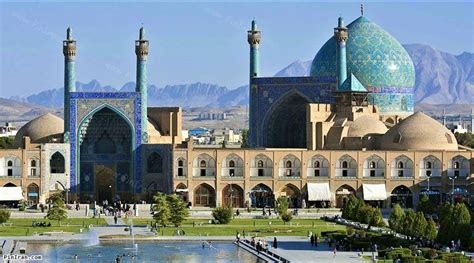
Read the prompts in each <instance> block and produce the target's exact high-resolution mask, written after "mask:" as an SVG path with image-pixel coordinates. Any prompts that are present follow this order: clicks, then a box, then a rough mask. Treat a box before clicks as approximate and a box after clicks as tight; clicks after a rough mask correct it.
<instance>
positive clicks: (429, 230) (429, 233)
mask: <svg viewBox="0 0 474 263" xmlns="http://www.w3.org/2000/svg"><path fill="white" fill-rule="evenodd" d="M437 234H438V233H437V232H436V223H435V222H434V221H433V219H432V218H430V219H429V220H428V224H427V225H426V228H425V231H424V233H423V237H424V238H425V239H427V240H430V241H433V240H435V239H436V235H437Z"/></svg>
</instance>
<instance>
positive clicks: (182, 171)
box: [177, 158, 186, 176]
mask: <svg viewBox="0 0 474 263" xmlns="http://www.w3.org/2000/svg"><path fill="white" fill-rule="evenodd" d="M184 165H185V163H184V160H183V159H181V158H180V159H178V167H177V168H178V176H185V175H186V169H185V166H184Z"/></svg>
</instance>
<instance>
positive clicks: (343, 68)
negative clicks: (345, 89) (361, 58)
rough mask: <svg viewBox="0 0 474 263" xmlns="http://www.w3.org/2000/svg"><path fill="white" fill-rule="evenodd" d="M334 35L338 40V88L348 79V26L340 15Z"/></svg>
mask: <svg viewBox="0 0 474 263" xmlns="http://www.w3.org/2000/svg"><path fill="white" fill-rule="evenodd" d="M334 37H335V38H336V41H337V47H338V48H337V88H338V89H340V88H341V85H342V83H344V81H345V80H346V79H347V62H346V41H347V38H348V33H347V27H345V26H344V20H343V18H342V17H339V19H338V23H337V27H336V28H334Z"/></svg>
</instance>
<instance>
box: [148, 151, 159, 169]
mask: <svg viewBox="0 0 474 263" xmlns="http://www.w3.org/2000/svg"><path fill="white" fill-rule="evenodd" d="M147 164H148V173H162V172H163V158H162V157H161V155H160V154H158V153H157V152H154V153H152V154H150V155H149V156H148V162H147Z"/></svg>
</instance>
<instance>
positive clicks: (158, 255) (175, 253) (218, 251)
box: [27, 241, 262, 263]
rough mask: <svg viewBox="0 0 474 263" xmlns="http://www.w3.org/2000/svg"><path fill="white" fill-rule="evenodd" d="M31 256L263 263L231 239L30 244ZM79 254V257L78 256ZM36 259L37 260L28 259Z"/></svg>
mask: <svg viewBox="0 0 474 263" xmlns="http://www.w3.org/2000/svg"><path fill="white" fill-rule="evenodd" d="M27 253H28V254H29V255H43V261H42V262H51V263H63V262H64V263H66V262H68V263H69V262H71V263H80V262H88V263H89V262H114V261H115V258H116V257H117V256H120V257H121V262H122V263H125V262H183V263H193V262H199V263H201V262H222V263H230V262H249V263H256V262H262V261H260V260H258V259H257V257H255V256H254V255H252V254H250V253H248V252H247V251H245V250H243V249H241V248H238V247H237V246H235V245H234V244H232V243H230V242H220V243H218V242H213V243H212V248H210V247H209V246H205V247H203V246H202V244H201V242H159V241H156V242H151V241H150V242H139V243H137V246H136V247H135V248H133V249H131V247H130V244H129V243H127V242H116V243H112V242H101V243H100V244H99V245H97V246H84V244H80V243H58V244H55V243H49V244H48V243H29V244H28V249H27ZM76 255H77V259H75V258H76ZM29 262H34V261H29Z"/></svg>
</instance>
